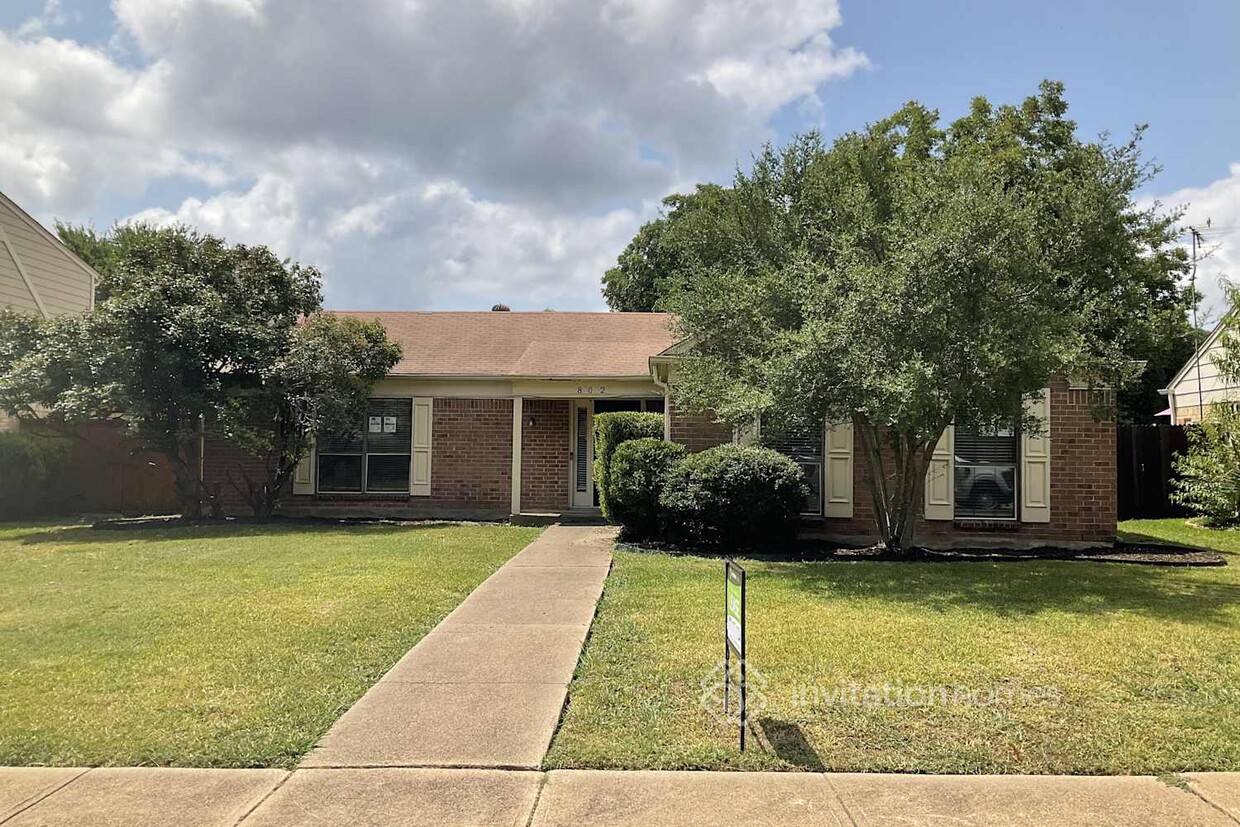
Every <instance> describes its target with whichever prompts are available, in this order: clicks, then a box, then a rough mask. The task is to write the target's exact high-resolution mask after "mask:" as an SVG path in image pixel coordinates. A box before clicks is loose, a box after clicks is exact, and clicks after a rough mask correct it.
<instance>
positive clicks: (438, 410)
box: [410, 399, 512, 516]
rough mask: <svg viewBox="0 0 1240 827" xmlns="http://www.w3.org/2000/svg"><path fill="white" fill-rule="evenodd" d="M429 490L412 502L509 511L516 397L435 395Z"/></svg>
mask: <svg viewBox="0 0 1240 827" xmlns="http://www.w3.org/2000/svg"><path fill="white" fill-rule="evenodd" d="M431 434H432V436H431V495H430V496H429V497H411V498H410V500H411V503H412V504H414V505H422V506H425V507H427V508H430V509H438V510H440V511H441V512H442V513H449V512H470V511H477V512H480V513H491V514H494V515H496V516H507V515H508V512H509V511H510V508H509V506H510V504H511V501H512V400H511V399H436V400H435V410H434V415H433V418H432V420H431Z"/></svg>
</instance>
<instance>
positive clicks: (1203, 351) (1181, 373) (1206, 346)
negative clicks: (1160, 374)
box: [1158, 312, 1231, 394]
mask: <svg viewBox="0 0 1240 827" xmlns="http://www.w3.org/2000/svg"><path fill="white" fill-rule="evenodd" d="M1230 317H1231V313H1230V312H1228V313H1224V314H1223V318H1221V319H1219V320H1218V324H1216V325H1214V329H1213V330H1211V331H1210V335H1209V336H1207V337H1206V338H1205V339H1203V340H1202V342H1201V345H1200V346H1199V347H1198V348H1197V352H1196V353H1194V354H1193V355H1192V356H1190V357H1188V361H1186V362H1185V363H1184V366H1183V367H1181V368H1180V369H1179V370H1178V371H1177V372H1176V374H1175V376H1173V377H1171V381H1170V382H1168V383H1167V387H1165V388H1160V389H1159V391H1158V392H1159V393H1162V394H1165V393H1167V391H1171V390H1174V389H1175V386H1176V385H1178V384H1180V382H1181V381H1183V380H1184V378H1185V377H1186V376H1188V372H1189V371H1190V370H1192V369H1193V367H1194V366H1195V365H1197V364H1198V363H1199V362H1201V361H1202V360H1203V359H1205V357H1206V355H1207V354H1209V352H1210V351H1211V350H1212V349H1213V348H1214V343H1215V342H1216V341H1218V338H1219V336H1221V335H1222V334H1223V330H1224V329H1225V328H1226V327H1227V320H1228V319H1229V318H1230Z"/></svg>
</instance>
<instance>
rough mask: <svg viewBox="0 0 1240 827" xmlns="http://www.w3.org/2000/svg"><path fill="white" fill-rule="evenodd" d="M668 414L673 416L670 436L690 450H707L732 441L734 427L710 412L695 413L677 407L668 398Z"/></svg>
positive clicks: (672, 400)
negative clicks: (720, 420)
mask: <svg viewBox="0 0 1240 827" xmlns="http://www.w3.org/2000/svg"><path fill="white" fill-rule="evenodd" d="M667 415H668V416H669V417H671V426H670V436H671V441H672V442H679V443H680V444H681V445H683V446H685V447H686V448H688V449H689V450H690V451H694V452H696V451H705V450H706V449H707V448H714V447H715V446H716V445H723V444H724V443H727V442H731V441H732V428H731V427H729V426H727V425H722V424H720V423H718V422H715V420H714V419H712V418H711V416H710V415H709V414H694V413H689V412H687V411H683V410H680V409H678V408H677V407H676V401H675V400H674V399H669V400H668V408H667Z"/></svg>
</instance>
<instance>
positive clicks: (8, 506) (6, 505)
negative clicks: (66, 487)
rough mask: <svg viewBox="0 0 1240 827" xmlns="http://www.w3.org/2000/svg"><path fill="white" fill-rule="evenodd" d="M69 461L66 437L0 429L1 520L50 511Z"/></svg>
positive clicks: (57, 503) (55, 505) (56, 503)
mask: <svg viewBox="0 0 1240 827" xmlns="http://www.w3.org/2000/svg"><path fill="white" fill-rule="evenodd" d="M68 464H69V440H67V439H63V438H60V437H43V436H34V435H32V434H24V433H21V432H20V431H0V469H3V473H0V520H16V519H23V518H26V517H38V516H42V515H45V514H52V513H54V512H55V511H56V510H57V509H58V508H60V507H61V502H60V497H59V488H60V485H61V483H62V481H63V480H64V476H65V469H66V468H67V467H68Z"/></svg>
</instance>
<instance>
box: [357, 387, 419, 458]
mask: <svg viewBox="0 0 1240 827" xmlns="http://www.w3.org/2000/svg"><path fill="white" fill-rule="evenodd" d="M364 424H365V427H366V451H367V453H376V452H377V453H381V454H407V453H409V447H410V446H411V445H412V444H413V403H412V402H411V401H410V400H408V399H372V400H370V403H369V404H368V405H367V407H366V422H365V423H364Z"/></svg>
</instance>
